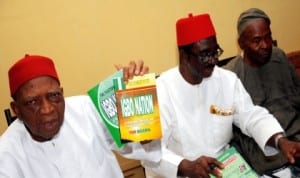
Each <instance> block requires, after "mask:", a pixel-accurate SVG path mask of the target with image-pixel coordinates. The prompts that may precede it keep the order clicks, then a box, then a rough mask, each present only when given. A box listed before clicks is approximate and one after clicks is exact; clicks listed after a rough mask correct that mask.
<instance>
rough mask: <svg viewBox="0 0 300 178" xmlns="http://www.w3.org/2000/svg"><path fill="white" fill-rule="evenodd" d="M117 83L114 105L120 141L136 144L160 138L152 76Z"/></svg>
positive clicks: (153, 76) (153, 77)
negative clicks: (115, 105)
mask: <svg viewBox="0 0 300 178" xmlns="http://www.w3.org/2000/svg"><path fill="white" fill-rule="evenodd" d="M116 83H118V84H119V86H118V87H115V88H118V89H119V90H117V91H116V104H117V110H118V119H119V127H120V135H121V140H122V142H138V141H145V140H154V139H160V138H161V137H162V131H161V123H160V113H159V107H158V99H157V92H156V84H155V74H154V73H150V74H145V75H143V76H135V77H134V78H133V79H132V80H129V81H128V83H127V84H126V85H125V88H123V87H124V85H123V84H122V82H116Z"/></svg>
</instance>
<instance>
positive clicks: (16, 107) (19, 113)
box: [10, 101, 22, 120]
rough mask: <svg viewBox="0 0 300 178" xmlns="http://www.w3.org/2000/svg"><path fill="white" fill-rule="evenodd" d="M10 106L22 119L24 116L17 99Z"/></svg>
mask: <svg viewBox="0 0 300 178" xmlns="http://www.w3.org/2000/svg"><path fill="white" fill-rule="evenodd" d="M10 108H11V109H12V110H13V112H14V114H15V115H16V116H17V117H18V118H19V119H20V120H22V117H21V112H20V110H19V108H18V105H17V104H16V102H15V101H12V102H10Z"/></svg>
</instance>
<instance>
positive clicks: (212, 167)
mask: <svg viewBox="0 0 300 178" xmlns="http://www.w3.org/2000/svg"><path fill="white" fill-rule="evenodd" d="M223 168H224V165H223V164H222V163H221V162H219V161H218V160H216V159H215V158H211V157H207V156H201V157H200V158H198V159H196V160H194V161H189V160H186V159H184V160H182V161H181V163H180V164H179V166H178V174H179V175H180V176H183V177H190V178H200V177H201V178H209V173H211V174H213V175H214V176H216V177H218V178H220V177H222V174H221V171H220V169H223Z"/></svg>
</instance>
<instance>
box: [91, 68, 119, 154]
mask: <svg viewBox="0 0 300 178" xmlns="http://www.w3.org/2000/svg"><path fill="white" fill-rule="evenodd" d="M122 77H123V71H122V70H119V71H117V72H115V73H114V74H113V75H111V76H109V77H107V78H106V79H105V80H103V81H101V82H100V83H99V84H97V85H96V86H94V87H92V88H91V89H90V90H89V91H88V95H89V96H90V98H91V100H92V101H93V103H94V105H95V107H96V109H97V111H98V112H99V114H100V117H101V118H102V119H103V121H104V124H105V126H106V127H107V128H108V130H109V132H110V134H111V135H112V137H113V139H114V141H115V143H116V145H117V146H118V147H119V148H120V147H122V146H123V145H124V144H123V143H122V141H121V138H120V131H119V121H118V115H117V106H116V96H115V84H114V79H116V78H122Z"/></svg>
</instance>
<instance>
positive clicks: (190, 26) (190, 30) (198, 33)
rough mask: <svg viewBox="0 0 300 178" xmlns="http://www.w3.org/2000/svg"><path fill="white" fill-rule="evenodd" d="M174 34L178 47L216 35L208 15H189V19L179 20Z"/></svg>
mask: <svg viewBox="0 0 300 178" xmlns="http://www.w3.org/2000/svg"><path fill="white" fill-rule="evenodd" d="M176 32H177V45H178V46H185V45H188V44H191V43H195V42H197V41H200V40H202V39H204V38H208V37H211V36H215V35H216V32H215V29H214V26H213V24H212V21H211V19H210V16H209V15H208V14H200V15H197V16H193V14H189V17H187V18H182V19H179V20H178V21H177V23H176Z"/></svg>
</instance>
